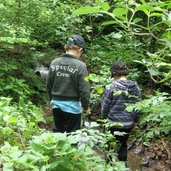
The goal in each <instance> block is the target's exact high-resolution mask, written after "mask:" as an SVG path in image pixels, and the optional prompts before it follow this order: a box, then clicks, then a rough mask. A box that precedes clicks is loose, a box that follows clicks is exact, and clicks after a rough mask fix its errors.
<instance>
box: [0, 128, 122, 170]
mask: <svg viewBox="0 0 171 171" xmlns="http://www.w3.org/2000/svg"><path fill="white" fill-rule="evenodd" d="M103 138H104V134H102V133H99V132H98V131H94V130H89V131H88V130H82V131H81V130H80V131H77V132H75V133H74V134H71V135H67V134H62V133H56V134H54V133H44V134H42V135H40V136H35V137H34V138H33V139H32V140H31V141H30V144H29V146H28V148H26V149H25V150H24V151H22V150H19V149H18V147H17V146H11V145H10V144H9V143H8V142H5V144H4V146H2V147H1V155H0V158H1V163H3V168H4V169H6V170H14V169H27V170H28V169H33V170H39V169H40V170H68V171H72V170H92V171H93V170H94V171H95V170H106V171H107V170H108V171H109V170H111V169H112V170H114V171H115V170H116V171H117V170H118V169H119V170H121V171H122V170H125V166H124V163H123V162H115V163H113V164H112V166H110V165H109V164H105V160H104V159H101V158H100V157H99V156H97V155H95V153H94V151H93V150H92V147H93V146H95V145H98V144H100V145H103V144H104V142H105V141H103V140H104V139H103ZM90 140H92V141H91V142H93V143H90ZM9 151H11V153H9ZM16 156H17V158H16Z"/></svg>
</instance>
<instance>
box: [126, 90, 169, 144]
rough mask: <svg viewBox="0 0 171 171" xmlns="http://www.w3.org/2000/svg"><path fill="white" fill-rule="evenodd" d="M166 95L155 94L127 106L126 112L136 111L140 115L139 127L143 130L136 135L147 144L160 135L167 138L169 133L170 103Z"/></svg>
mask: <svg viewBox="0 0 171 171" xmlns="http://www.w3.org/2000/svg"><path fill="white" fill-rule="evenodd" d="M169 99H170V98H169V97H168V94H166V93H156V95H155V96H150V97H148V98H147V99H144V100H142V101H141V102H138V103H137V104H135V105H129V106H127V110H128V111H132V110H133V109H136V110H138V111H140V113H141V115H142V116H141V120H140V126H142V127H144V126H145V128H144V129H145V130H144V131H143V132H142V131H141V133H140V134H139V135H138V136H139V138H140V139H141V140H142V141H144V143H147V142H148V141H149V140H151V139H153V138H157V137H159V136H161V135H165V136H168V137H169V135H170V132H171V126H170V123H171V102H170V101H169Z"/></svg>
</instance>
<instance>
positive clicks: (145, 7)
mask: <svg viewBox="0 0 171 171" xmlns="http://www.w3.org/2000/svg"><path fill="white" fill-rule="evenodd" d="M152 9H153V7H152V6H151V5H150V4H147V3H145V4H142V5H138V6H137V7H135V12H137V11H144V10H152Z"/></svg>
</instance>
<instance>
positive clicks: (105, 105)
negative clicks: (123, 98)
mask: <svg viewBox="0 0 171 171" xmlns="http://www.w3.org/2000/svg"><path fill="white" fill-rule="evenodd" d="M112 92H113V91H112ZM112 92H111V90H110V89H106V90H105V92H104V94H103V97H102V103H101V118H102V119H106V118H107V116H108V114H109V111H110V105H111V102H112Z"/></svg>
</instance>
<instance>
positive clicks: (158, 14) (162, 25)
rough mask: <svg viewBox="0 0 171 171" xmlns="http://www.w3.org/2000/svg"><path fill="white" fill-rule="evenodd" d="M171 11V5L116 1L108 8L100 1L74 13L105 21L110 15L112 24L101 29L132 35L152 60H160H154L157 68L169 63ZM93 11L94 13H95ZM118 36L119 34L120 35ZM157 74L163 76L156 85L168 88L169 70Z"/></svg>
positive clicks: (154, 2)
mask: <svg viewBox="0 0 171 171" xmlns="http://www.w3.org/2000/svg"><path fill="white" fill-rule="evenodd" d="M104 6H106V8H104ZM82 9H83V12H82ZM97 9H98V10H97ZM169 9H170V1H166V2H159V1H149V2H145V1H140V2H135V1H120V0H117V1H115V3H114V4H113V6H112V7H111V8H108V2H104V1H101V3H99V1H97V2H96V5H95V6H93V7H92V6H86V8H85V7H81V8H79V9H77V10H75V11H74V12H73V15H82V14H90V13H101V14H103V16H104V18H105V19H106V18H107V17H105V16H106V14H107V15H108V16H110V17H111V18H112V20H110V21H104V22H103V23H101V26H104V27H106V26H107V25H108V24H109V25H111V24H113V25H114V26H115V27H113V32H116V31H117V32H118V30H120V28H122V30H123V31H122V32H123V33H124V35H125V36H124V37H127V36H131V37H132V36H133V35H136V36H138V37H139V39H140V40H141V42H143V43H144V48H145V50H146V51H147V52H148V53H147V54H150V55H149V56H150V57H151V56H156V55H157V58H153V59H154V60H153V61H152V62H153V64H154V65H158V64H159V63H162V62H165V63H168V62H169V57H170V37H169V36H170V27H171V22H170V11H169ZM89 10H90V12H89ZM93 10H95V11H94V12H93ZM117 34H119V32H118V33H117ZM115 35H116V34H115ZM141 36H144V38H142V37H141ZM119 37H120V36H119ZM131 43H132V42H131ZM153 44H154V45H153ZM129 47H130V46H129ZM161 49H162V50H161ZM119 51H120V52H123V51H124V49H123V48H122V49H120V50H119ZM127 52H128V51H126V53H127ZM154 52H155V53H154ZM121 56H122V57H123V58H124V57H125V55H121ZM126 56H127V55H126ZM141 57H142V53H141ZM119 59H120V58H119ZM130 59H133V58H132V57H131V58H129V60H130ZM157 71H158V72H160V73H158V74H157V75H159V77H160V75H162V76H161V78H159V80H158V79H157V81H156V80H155V81H156V82H166V83H167V84H169V82H168V80H170V79H169V78H170V70H169V74H168V72H167V70H164V73H161V71H160V70H157ZM162 72H163V71H162ZM155 73H156V72H155ZM152 78H153V77H152ZM153 79H154V78H153Z"/></svg>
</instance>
